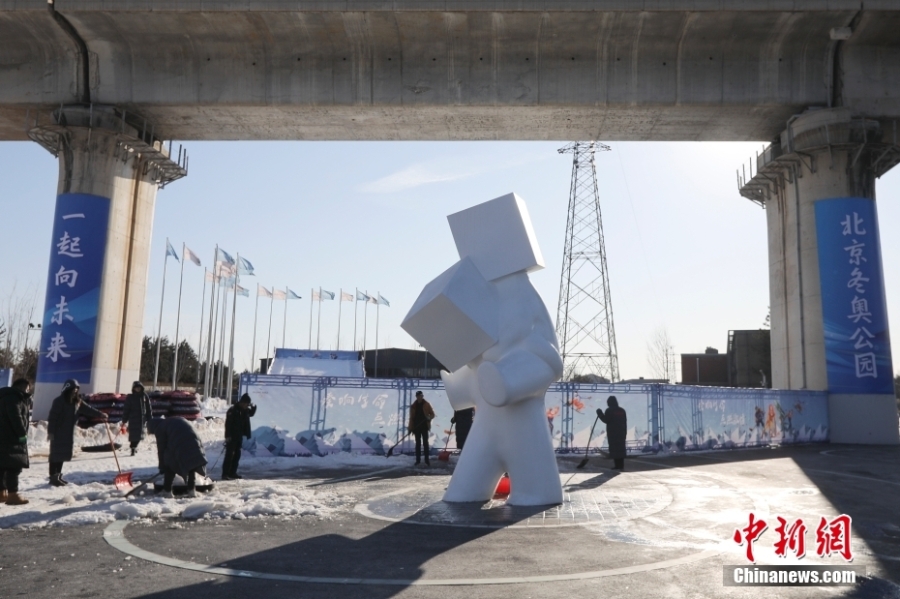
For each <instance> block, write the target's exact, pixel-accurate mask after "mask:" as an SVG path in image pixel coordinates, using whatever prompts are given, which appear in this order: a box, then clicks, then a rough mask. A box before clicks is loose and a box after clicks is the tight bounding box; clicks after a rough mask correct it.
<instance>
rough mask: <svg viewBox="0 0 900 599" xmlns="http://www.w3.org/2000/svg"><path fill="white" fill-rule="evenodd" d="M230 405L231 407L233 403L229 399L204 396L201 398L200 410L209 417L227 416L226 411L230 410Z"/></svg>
mask: <svg viewBox="0 0 900 599" xmlns="http://www.w3.org/2000/svg"><path fill="white" fill-rule="evenodd" d="M229 407H231V404H230V403H229V402H228V400H227V399H221V398H218V397H204V398H203V399H201V400H200V410H201V411H202V412H203V415H204V416H206V417H207V418H209V417H210V416H216V417H218V418H225V412H227V411H228V408H229Z"/></svg>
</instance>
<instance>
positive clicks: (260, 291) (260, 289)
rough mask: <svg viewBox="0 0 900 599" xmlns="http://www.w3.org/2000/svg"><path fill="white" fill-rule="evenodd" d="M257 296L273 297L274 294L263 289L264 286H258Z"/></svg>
mask: <svg viewBox="0 0 900 599" xmlns="http://www.w3.org/2000/svg"><path fill="white" fill-rule="evenodd" d="M256 295H258V296H260V297H272V292H271V291H269V290H268V289H266V288H265V287H263V286H262V285H257V286H256Z"/></svg>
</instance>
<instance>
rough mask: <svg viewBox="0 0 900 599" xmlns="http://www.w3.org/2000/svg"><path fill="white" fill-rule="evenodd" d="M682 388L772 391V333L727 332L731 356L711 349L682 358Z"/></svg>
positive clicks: (764, 331)
mask: <svg viewBox="0 0 900 599" xmlns="http://www.w3.org/2000/svg"><path fill="white" fill-rule="evenodd" d="M681 384H683V385H705V386H711V387H771V386H772V351H771V346H770V337H769V331H768V330H744V331H728V352H727V353H724V354H720V353H719V350H717V349H715V348H712V347H707V348H706V351H705V352H703V353H702V354H681Z"/></svg>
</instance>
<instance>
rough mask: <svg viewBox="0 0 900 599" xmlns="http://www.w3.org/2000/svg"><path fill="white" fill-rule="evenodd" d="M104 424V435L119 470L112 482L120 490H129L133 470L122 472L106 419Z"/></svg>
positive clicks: (131, 485)
mask: <svg viewBox="0 0 900 599" xmlns="http://www.w3.org/2000/svg"><path fill="white" fill-rule="evenodd" d="M104 424H105V425H106V435H107V436H108V437H109V446H110V447H111V448H112V451H113V457H114V458H115V459H116V469H117V470H118V471H119V473H118V474H117V475H116V478H115V479H113V484H114V485H115V486H116V488H117V489H118V490H120V491H125V490H126V489H128V490H130V489H132V488H133V487H134V485H133V484H132V483H131V477H132V476H134V472H122V467H121V466H119V456H118V454H117V453H116V444H115V443H113V438H112V433H111V432H109V422H108V421H107V422H105V423H104Z"/></svg>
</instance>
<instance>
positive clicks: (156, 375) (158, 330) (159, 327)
mask: <svg viewBox="0 0 900 599" xmlns="http://www.w3.org/2000/svg"><path fill="white" fill-rule="evenodd" d="M168 266H169V238H168V237H166V257H165V258H164V259H163V282H162V295H161V296H160V298H159V322H158V323H157V325H156V366H155V368H154V369H153V390H154V391H156V388H157V387H156V383H157V382H158V381H159V342H160V340H161V339H162V315H163V303H164V302H165V301H166V268H167V267H168Z"/></svg>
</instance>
